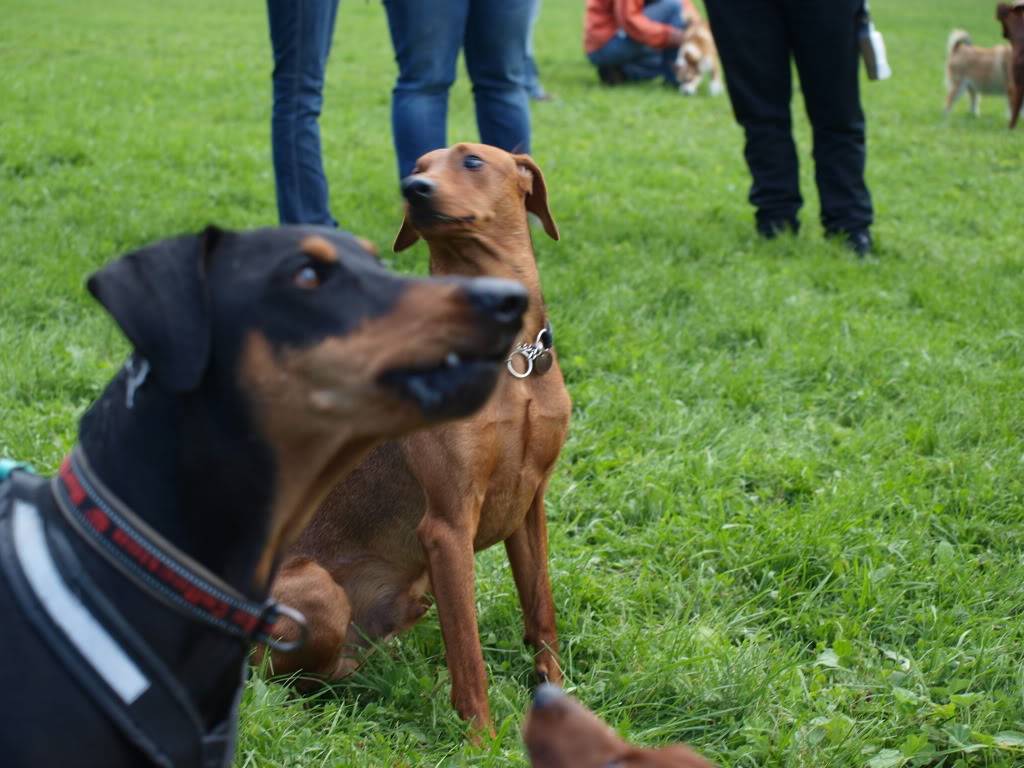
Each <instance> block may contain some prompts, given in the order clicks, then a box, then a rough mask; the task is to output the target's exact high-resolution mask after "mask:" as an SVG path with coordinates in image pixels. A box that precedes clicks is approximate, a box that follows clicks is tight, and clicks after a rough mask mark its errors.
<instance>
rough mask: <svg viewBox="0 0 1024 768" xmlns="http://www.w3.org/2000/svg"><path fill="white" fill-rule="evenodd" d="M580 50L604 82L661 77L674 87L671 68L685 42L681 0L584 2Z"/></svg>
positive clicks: (606, 0)
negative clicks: (583, 25)
mask: <svg viewBox="0 0 1024 768" xmlns="http://www.w3.org/2000/svg"><path fill="white" fill-rule="evenodd" d="M584 24H585V29H584V41H583V45H584V49H585V50H586V53H587V58H588V59H589V60H590V63H591V64H593V65H594V66H595V67H597V72H598V75H599V76H600V78H601V80H602V82H604V83H607V84H609V85H615V84H617V83H621V82H623V81H624V80H652V79H654V78H656V77H659V76H660V77H662V78H664V80H665V82H666V83H669V84H672V85H677V84H678V83H677V82H676V76H675V71H674V67H673V64H674V63H675V60H676V55H677V54H678V52H679V46H680V45H681V44H682V40H683V32H682V30H683V26H684V22H683V14H682V5H681V3H680V0H655V2H652V3H649V4H648V5H646V6H645V5H644V3H643V0H587V10H586V17H585V21H584Z"/></svg>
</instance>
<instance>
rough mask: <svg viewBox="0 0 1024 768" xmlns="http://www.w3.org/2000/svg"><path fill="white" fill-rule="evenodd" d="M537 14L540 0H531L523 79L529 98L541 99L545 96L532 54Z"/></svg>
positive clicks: (538, 14) (538, 13)
mask: <svg viewBox="0 0 1024 768" xmlns="http://www.w3.org/2000/svg"><path fill="white" fill-rule="evenodd" d="M538 16H540V0H531V2H530V25H529V27H528V29H527V32H526V79H525V80H524V81H523V85H524V86H525V88H526V92H527V93H528V94H529V96H530V98H531V99H543V98H544V97H545V96H547V92H546V91H545V90H544V86H543V85H541V84H540V71H539V70H538V69H537V60H536V59H535V58H534V56H533V28H534V27H536V26H537V17H538Z"/></svg>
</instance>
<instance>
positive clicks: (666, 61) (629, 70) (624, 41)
mask: <svg viewBox="0 0 1024 768" xmlns="http://www.w3.org/2000/svg"><path fill="white" fill-rule="evenodd" d="M644 16H646V17H647V18H649V19H651V20H652V21H657V22H660V23H662V24H671V25H672V26H673V27H676V28H677V29H682V28H683V12H682V4H681V3H680V2H679V0H657V2H654V3H651V4H650V5H648V6H646V7H645V8H644ZM678 52H679V49H678V48H664V49H661V50H659V49H657V48H651V47H650V46H648V45H643V44H642V43H638V42H637V41H636V40H633V39H632V38H631V37H629V36H628V35H627V34H626V33H625V31H624V30H621V29H620V30H619V31H618V32H616V33H615V37H613V38H612V39H611V40H609V41H608V42H607V43H605V44H604V45H603V46H601V47H600V48H598V49H597V50H596V51H594V52H592V53H590V54H588V55H587V58H589V59H590V63H591V64H593V65H594V66H595V67H619V68H620V69H621V70H622V73H623V74H624V75H625V76H626V79H627V80H652V79H654V78H655V77H658V76H661V77H664V78H665V80H666V82H669V83H673V84H675V83H676V75H675V71H674V68H673V64H674V63H675V60H676V54H677V53H678Z"/></svg>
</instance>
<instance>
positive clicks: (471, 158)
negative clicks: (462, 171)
mask: <svg viewBox="0 0 1024 768" xmlns="http://www.w3.org/2000/svg"><path fill="white" fill-rule="evenodd" d="M462 167H463V168H466V169H468V170H470V171H479V170H480V169H481V168H483V167H484V161H483V159H482V158H480V157H479V156H477V155H466V156H465V157H464V158H462Z"/></svg>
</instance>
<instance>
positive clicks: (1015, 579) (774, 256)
mask: <svg viewBox="0 0 1024 768" xmlns="http://www.w3.org/2000/svg"><path fill="white" fill-rule="evenodd" d="M874 5H875V6H876V8H875V13H876V18H877V21H878V23H879V26H880V27H881V29H882V30H883V31H884V32H885V33H886V35H887V39H888V42H889V47H890V55H891V59H892V63H893V66H894V69H895V72H896V77H895V79H894V80H892V81H890V82H887V83H884V84H866V85H865V87H864V98H865V106H866V110H867V114H868V119H869V129H870V135H869V143H870V159H869V182H870V185H871V188H872V191H873V193H874V197H875V201H876V204H877V210H878V223H877V226H876V228H875V234H876V237H877V242H878V245H879V248H878V255H877V258H875V259H871V260H868V261H857V260H855V259H854V258H852V257H851V256H849V255H848V254H847V253H845V252H844V251H842V250H841V249H839V248H838V247H836V246H834V245H831V244H828V243H825V242H824V241H823V240H822V238H821V236H820V232H819V228H818V227H817V225H816V223H815V220H816V217H817V208H816V204H815V203H814V202H813V199H814V197H815V195H814V188H813V181H812V168H811V163H810V161H809V138H808V136H809V134H808V130H807V125H806V120H804V118H803V116H802V106H801V105H800V104H799V103H796V104H795V105H794V109H795V111H796V112H797V113H798V114H799V115H800V117H799V119H798V139H799V142H800V145H801V149H802V155H803V157H804V158H805V161H804V163H803V175H804V190H805V194H806V196H807V197H808V198H809V203H808V206H807V209H806V210H805V214H804V222H805V228H804V231H803V233H802V234H801V235H800V236H799V237H798V238H795V239H784V240H782V241H779V242H774V243H763V242H759V241H758V240H757V239H756V238H755V237H754V236H753V234H752V217H751V212H750V210H749V209H748V207H747V205H746V202H745V195H746V187H747V183H748V180H747V176H746V171H745V167H744V165H743V163H742V158H741V134H740V131H739V129H738V128H737V127H736V126H735V124H734V123H733V121H732V116H731V113H730V110H729V105H728V101H727V100H726V99H724V98H722V99H717V100H713V99H709V98H707V97H706V96H705V97H701V98H695V99H691V100H684V99H682V98H680V97H678V96H677V95H676V94H674V93H672V92H670V91H667V90H665V89H663V88H661V87H658V86H656V85H653V84H652V85H648V86H639V87H627V88H621V89H613V90H609V89H603V88H599V87H597V85H596V82H595V77H594V74H593V72H592V71H591V69H590V68H589V66H588V64H587V63H586V62H585V60H584V59H583V57H582V54H581V45H580V36H581V8H580V6H581V4H580V3H578V2H571V1H570V0H545V6H544V14H543V17H542V21H541V26H540V28H539V30H538V40H537V45H538V51H539V63H540V66H541V68H542V71H543V75H544V82H545V84H546V86H547V87H548V88H549V89H550V90H551V91H552V92H553V93H555V94H556V95H557V97H558V100H557V101H555V102H553V103H550V104H541V105H539V106H537V107H536V108H535V110H534V127H535V148H534V154H535V156H536V158H537V160H538V161H539V163H540V164H541V166H542V167H543V168H544V169H545V171H546V174H547V178H548V183H549V188H550V190H551V197H552V207H553V210H554V213H555V216H556V218H557V219H558V221H559V224H560V226H561V229H562V234H563V239H562V242H560V243H557V244H555V243H551V242H550V241H547V240H544V239H543V236H542V235H538V250H539V259H540V263H541V269H542V273H543V278H544V285H545V293H546V295H547V298H548V300H549V303H550V306H551V310H552V313H553V317H554V323H555V328H556V331H557V336H558V342H559V348H560V351H561V358H562V361H563V366H564V369H565V373H566V377H567V380H568V384H569V388H570V390H571V392H572V395H573V398H574V401H575V413H574V417H573V425H572V434H571V437H570V440H569V442H568V444H567V446H566V448H565V452H564V454H563V459H562V461H561V463H560V465H559V468H558V470H557V472H556V474H555V477H554V481H553V483H552V487H551V491H550V493H549V496H548V501H549V503H548V510H549V515H550V518H551V551H552V557H551V567H552V571H553V581H554V590H555V599H556V603H557V606H558V611H559V617H558V618H559V629H560V632H561V637H562V644H563V649H564V663H565V671H566V676H567V682H568V684H569V685H570V686H571V687H572V688H573V689H574V690H575V692H576V694H577V695H578V696H579V697H580V698H582V699H583V700H584V701H585V702H586V703H587V704H588V705H590V706H591V707H593V708H594V709H596V710H597V711H598V712H599V713H600V714H601V715H602V716H603V717H605V718H606V719H607V720H608V721H609V722H611V723H612V724H613V725H614V726H615V727H617V728H619V729H620V730H621V731H622V733H623V734H624V735H626V736H627V737H628V738H630V739H632V740H635V741H638V742H642V743H645V744H655V743H661V742H667V741H673V740H687V741H690V742H692V743H693V744H695V745H696V746H697V747H698V748H699V749H701V750H702V751H704V752H705V753H707V754H708V755H709V756H711V757H713V758H714V759H716V760H718V761H720V762H721V763H722V764H723V765H727V766H737V767H739V766H743V767H749V766H808V767H810V766H816V767H817V766H871V768H884V767H885V766H902V765H908V766H921V765H926V766H1011V765H1018V766H1019V765H1024V735H1022V734H1024V693H1022V690H1024V651H1022V648H1024V398H1022V391H1024V309H1022V307H1024V248H1022V246H1021V233H1022V219H1021V205H1022V202H1021V201H1022V200H1024V174H1022V169H1024V133H1022V132H1021V131H1020V130H1018V132H1017V133H1016V135H1012V134H1010V133H1009V132H1007V131H1006V128H1005V112H1006V110H1005V106H1004V105H1003V103H1001V100H1000V99H997V98H987V99H986V100H985V103H984V104H983V107H982V109H983V116H982V117H981V118H980V119H974V118H972V117H970V116H969V115H968V114H967V109H966V105H965V104H963V103H962V104H961V105H960V106H959V108H958V110H957V112H956V113H955V114H954V115H953V116H952V117H950V118H948V119H945V118H944V117H943V115H942V111H941V107H942V103H943V98H944V92H943V85H942V79H943V75H942V69H943V61H944V55H945V51H944V47H945V40H946V35H947V33H948V32H949V29H950V28H951V27H953V26H966V27H967V28H968V29H970V30H971V31H972V33H973V34H974V36H975V39H976V40H977V41H978V42H979V43H984V44H992V43H994V42H996V41H997V40H998V38H999V30H998V29H997V26H996V23H995V22H994V20H993V19H992V8H991V7H990V6H991V5H992V4H991V3H984V2H982V3H979V2H975V1H974V0H939V1H937V2H926V1H925V0H888V2H886V0H878V1H877V2H876V3H874ZM0 11H2V17H3V19H4V21H3V26H2V29H0V105H2V107H0V201H2V205H0V454H3V455H15V456H19V457H22V458H25V459H29V460H31V461H33V462H35V464H36V465H37V466H38V467H40V468H41V469H45V470H52V469H53V468H54V467H55V466H56V464H57V462H58V460H59V459H60V457H61V456H62V455H63V454H64V452H65V451H67V449H68V448H69V446H70V445H71V444H72V442H73V440H74V435H75V429H76V420H77V417H78V416H79V415H80V413H81V412H82V410H83V408H84V407H85V406H86V405H87V404H88V402H89V401H90V400H91V399H92V398H93V397H95V396H96V394H97V393H98V392H99V391H100V388H101V387H102V386H103V384H104V383H105V381H106V380H107V379H108V378H109V377H110V376H111V374H112V373H113V372H114V371H115V370H116V369H117V367H118V366H119V365H120V364H121V362H122V360H123V356H124V354H125V351H126V346H125V343H124V342H123V340H122V339H121V337H120V335H119V333H118V332H117V331H116V329H115V328H114V327H113V325H112V324H111V323H110V321H109V320H108V319H107V318H106V317H105V316H104V314H103V313H102V312H101V311H100V309H99V308H98V306H97V305H95V304H94V303H93V302H91V301H90V300H89V299H88V298H87V296H86V293H85V291H84V290H83V288H82V282H83V278H84V276H85V275H86V274H87V273H88V272H89V271H91V270H93V269H95V268H96V267H97V266H99V265H100V264H102V263H104V262H105V261H107V260H109V259H111V258H112V257H114V256H116V255H117V254H119V253H121V252H123V251H124V250H126V249H128V248H131V247H134V246H137V245H140V244H142V243H145V242H147V241H150V240H153V239H156V238H159V237H162V236H167V235H170V234H173V233H177V232H179V231H185V230H196V229H198V228H200V227H201V226H203V225H204V224H206V223H207V222H208V221H216V222H218V223H221V224H223V225H227V226H233V227H248V226H256V225H264V224H268V223H271V222H273V221H274V219H275V210H274V205H273V177H272V172H271V167H270V161H269V146H268V145H269V141H268V120H269V69H270V66H269V57H270V53H269V44H268V40H267V31H266V20H265V16H264V13H265V11H264V6H263V5H262V4H260V3H252V2H242V0H230V1H228V0H225V1H223V2H218V3H203V4H198V3H186V2H182V1H181V0H167V1H166V2H162V3H153V2H126V0H109V2H105V3H71V2H58V1H57V0H33V1H32V2H28V0H19V1H17V2H15V1H14V0H0ZM393 77H394V65H393V63H392V58H391V52H390V45H389V42H388V36H387V30H386V25H385V21H384V13H383V10H382V8H381V7H380V5H379V4H378V3H368V2H357V1H356V2H348V1H345V2H343V4H342V8H341V11H340V15H339V28H338V34H337V37H336V43H335V50H334V54H333V58H332V60H331V64H330V71H329V77H328V85H327V91H326V99H325V113H324V116H323V132H324V152H325V159H326V166H327V171H328V176H329V178H330V181H331V185H332V186H331V190H332V197H333V207H334V211H335V213H336V215H338V216H339V217H340V218H341V219H342V222H343V224H344V226H346V227H347V228H349V229H352V230H354V231H356V232H358V233H359V234H363V235H366V236H369V237H371V238H372V239H375V240H376V241H378V242H380V243H381V244H386V243H389V242H390V240H391V238H392V237H393V235H394V233H395V232H396V231H397V227H398V223H399V221H400V207H399V198H398V195H397V193H396V179H395V169H394V158H393V152H392V148H391V144H390V132H389V122H388V120H389V118H388V115H389V92H390V87H391V84H392V80H393ZM449 136H450V137H451V139H452V140H453V141H454V140H456V139H475V136H476V133H475V128H474V125H473V118H472V109H471V106H470V99H469V90H468V86H467V83H466V81H465V77H461V78H460V82H459V83H458V85H457V86H456V88H455V89H454V92H453V97H452V115H451V123H450V131H449ZM393 263H394V265H395V266H396V268H398V269H402V270H410V271H422V270H423V269H424V267H425V251H424V250H423V247H422V246H417V248H415V249H413V250H412V251H409V252H407V253H403V254H402V255H401V256H399V257H397V258H395V259H394V260H393ZM478 577H479V580H478V604H479V611H480V626H481V631H482V635H483V643H484V646H485V654H486V660H487V665H488V668H489V672H490V679H491V686H490V696H491V705H492V708H493V712H494V715H495V719H496V724H497V727H498V729H499V737H498V739H497V740H495V741H494V742H493V743H488V744H486V745H485V746H484V747H483V748H480V749H477V748H473V747H469V746H466V743H465V739H464V730H463V726H462V724H461V723H460V722H459V721H458V720H457V719H456V718H455V717H454V715H453V714H452V712H451V710H450V707H449V704H448V677H447V672H446V669H445V666H444V657H443V647H442V643H441V638H440V632H439V630H438V624H437V619H436V615H434V614H433V613H431V614H430V615H429V616H428V617H427V618H426V619H425V620H424V621H423V622H422V623H421V624H420V625H419V626H418V627H417V628H416V629H415V630H413V631H412V632H410V633H409V634H407V635H405V636H403V637H402V638H400V639H399V640H397V641H395V642H392V643H390V644H389V645H387V646H386V648H385V649H383V650H382V651H381V652H379V653H377V654H375V655H374V656H373V657H372V658H371V659H370V660H369V662H368V663H367V664H366V665H365V667H364V669H363V671H362V672H361V673H360V674H359V675H358V676H356V677H355V678H354V679H352V680H351V681H349V682H347V683H346V684H344V685H341V686H339V687H338V689H337V690H336V691H332V692H330V693H328V694H326V695H324V696H322V697H320V698H319V699H317V700H316V701H313V702H303V701H298V700H296V699H294V698H291V697H289V695H288V694H287V692H286V691H285V689H283V688H282V687H280V686H278V685H275V684H268V683H265V682H263V681H261V680H256V681H254V682H253V683H252V684H251V685H250V686H249V689H248V691H247V694H246V699H245V706H244V708H243V712H242V727H241V734H242V735H241V744H240V751H239V757H238V760H237V765H239V766H337V765H357V766H440V765H474V766H522V765H524V764H525V760H524V758H523V755H522V747H521V745H520V741H519V736H518V730H519V726H520V724H521V719H522V712H523V710H524V708H525V706H526V703H527V700H528V695H529V690H528V686H529V683H530V680H529V670H530V662H529V659H528V656H527V655H526V653H525V651H524V649H523V648H522V646H521V643H520V637H521V628H520V616H519V610H518V607H517V603H516V599H515V595H514V588H513V585H512V580H511V578H510V576H509V573H508V568H507V566H506V564H505V562H504V556H503V553H502V552H501V551H500V548H498V549H496V550H493V551H490V552H487V553H485V554H483V555H482V556H481V557H480V558H479V559H478Z"/></svg>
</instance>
